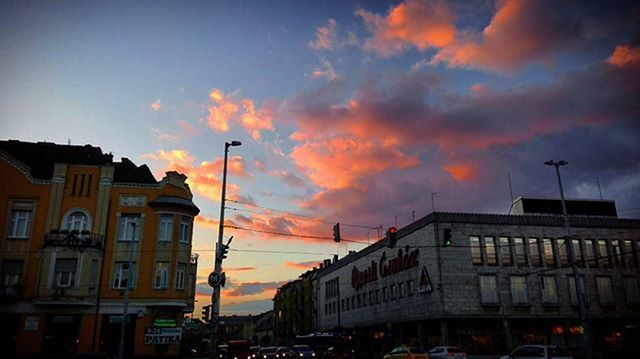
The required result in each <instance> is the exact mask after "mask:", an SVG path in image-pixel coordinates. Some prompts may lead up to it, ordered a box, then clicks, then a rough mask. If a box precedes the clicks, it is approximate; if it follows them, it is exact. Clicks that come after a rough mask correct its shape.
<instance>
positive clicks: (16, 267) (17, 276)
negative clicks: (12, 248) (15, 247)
mask: <svg viewBox="0 0 640 359" xmlns="http://www.w3.org/2000/svg"><path fill="white" fill-rule="evenodd" d="M23 266H24V261H22V260H4V261H2V285H3V286H5V287H11V286H15V285H18V284H20V281H21V278H22V268H23Z"/></svg>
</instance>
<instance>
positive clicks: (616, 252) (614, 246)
mask: <svg viewBox="0 0 640 359" xmlns="http://www.w3.org/2000/svg"><path fill="white" fill-rule="evenodd" d="M611 252H612V253H611V255H612V256H613V262H614V263H615V264H616V266H618V267H619V266H621V265H622V251H621V250H620V241H618V240H612V241H611Z"/></svg>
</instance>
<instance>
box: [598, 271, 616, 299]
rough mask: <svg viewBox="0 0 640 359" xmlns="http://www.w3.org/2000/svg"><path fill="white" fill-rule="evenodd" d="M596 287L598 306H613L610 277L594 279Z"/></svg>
mask: <svg viewBox="0 0 640 359" xmlns="http://www.w3.org/2000/svg"><path fill="white" fill-rule="evenodd" d="M596 287H597V288H598V300H599V301H600V304H603V305H612V304H615V300H614V298H613V284H612V281H611V277H596Z"/></svg>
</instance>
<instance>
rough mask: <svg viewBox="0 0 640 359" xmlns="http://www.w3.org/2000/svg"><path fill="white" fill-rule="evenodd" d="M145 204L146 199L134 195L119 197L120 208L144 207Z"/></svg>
mask: <svg viewBox="0 0 640 359" xmlns="http://www.w3.org/2000/svg"><path fill="white" fill-rule="evenodd" d="M146 203H147V197H145V196H135V195H127V194H121V195H120V206H122V207H144V206H145V204H146Z"/></svg>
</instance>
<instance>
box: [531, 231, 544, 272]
mask: <svg viewBox="0 0 640 359" xmlns="http://www.w3.org/2000/svg"><path fill="white" fill-rule="evenodd" d="M529 258H531V264H533V265H534V266H541V265H542V256H541V255H540V247H539V246H538V238H533V237H530V238H529Z"/></svg>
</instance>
